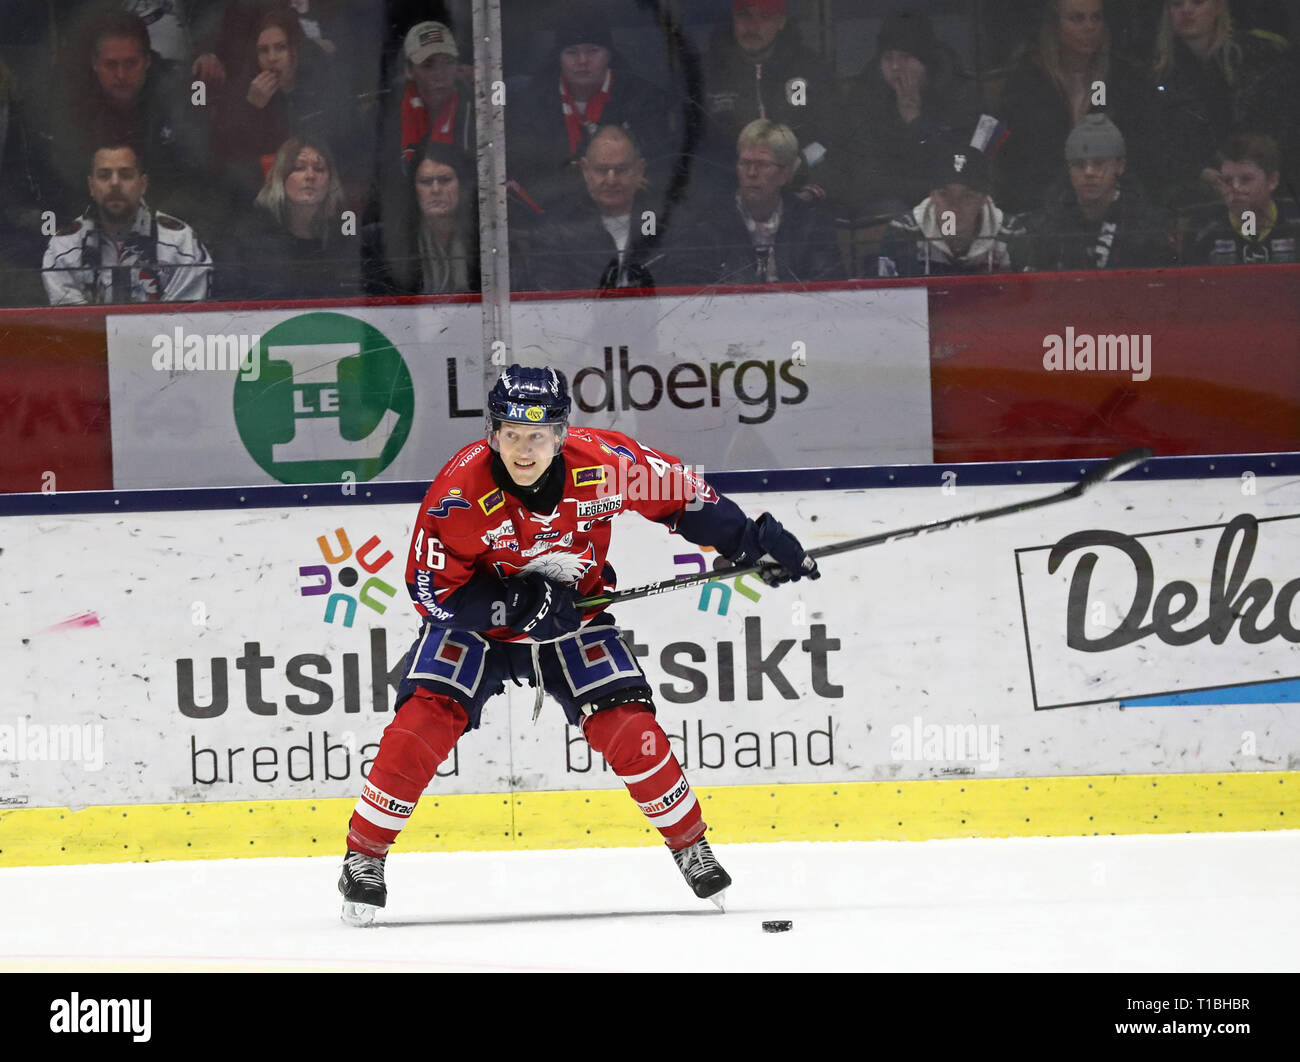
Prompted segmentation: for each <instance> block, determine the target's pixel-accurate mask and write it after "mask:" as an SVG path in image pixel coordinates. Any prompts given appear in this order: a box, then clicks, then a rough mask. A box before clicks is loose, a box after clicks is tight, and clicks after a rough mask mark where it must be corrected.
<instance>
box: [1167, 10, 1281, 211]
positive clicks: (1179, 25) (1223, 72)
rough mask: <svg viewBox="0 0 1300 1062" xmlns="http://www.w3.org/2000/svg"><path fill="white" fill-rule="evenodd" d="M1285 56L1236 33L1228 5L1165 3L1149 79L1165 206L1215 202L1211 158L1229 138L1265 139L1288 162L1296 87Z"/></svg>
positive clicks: (1262, 39)
mask: <svg viewBox="0 0 1300 1062" xmlns="http://www.w3.org/2000/svg"><path fill="white" fill-rule="evenodd" d="M1285 50H1286V49H1285V43H1284V42H1282V41H1280V40H1279V39H1278V38H1276V37H1274V36H1272V35H1270V34H1257V33H1238V32H1236V30H1235V28H1234V25H1233V20H1232V14H1231V12H1230V11H1229V9H1228V3H1227V0H1166V2H1165V5H1164V11H1163V13H1162V15H1161V19H1160V28H1159V30H1158V31H1157V35H1156V62H1155V71H1156V79H1157V82H1158V86H1157V87H1158V90H1159V91H1158V98H1159V101H1160V109H1159V129H1160V137H1159V145H1160V148H1161V154H1162V157H1163V159H1164V162H1165V169H1164V172H1163V182H1164V185H1165V189H1166V195H1167V198H1168V199H1169V200H1170V202H1172V203H1173V204H1175V205H1176V206H1179V207H1189V206H1194V205H1196V204H1197V203H1205V202H1206V201H1207V200H1217V199H1218V198H1219V197H1220V196H1221V195H1222V192H1223V189H1222V187H1221V186H1220V181H1219V176H1218V171H1217V170H1216V169H1215V166H1214V159H1215V150H1216V147H1217V146H1218V145H1219V144H1222V143H1225V142H1226V141H1227V140H1228V138H1229V137H1230V136H1231V135H1232V134H1233V133H1235V132H1239V131H1246V130H1249V131H1253V132H1261V133H1267V134H1268V135H1271V136H1272V137H1273V138H1274V139H1275V140H1276V141H1277V142H1278V143H1279V145H1281V146H1282V149H1283V154H1284V157H1285V158H1286V159H1288V161H1292V160H1295V157H1296V156H1295V152H1296V151H1297V148H1298V147H1300V145H1297V143H1296V141H1297V140H1300V136H1298V135H1297V128H1296V127H1297V113H1298V111H1297V108H1298V107H1300V101H1297V98H1296V97H1297V94H1300V87H1297V84H1296V80H1297V79H1296V68H1295V66H1294V65H1293V64H1291V63H1290V62H1288V59H1287V56H1286V55H1285Z"/></svg>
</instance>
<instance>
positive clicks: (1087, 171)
mask: <svg viewBox="0 0 1300 1062" xmlns="http://www.w3.org/2000/svg"><path fill="white" fill-rule="evenodd" d="M1123 172H1124V160H1123V159H1075V160H1074V161H1072V162H1071V163H1070V183H1071V184H1072V185H1074V194H1075V195H1076V196H1078V197H1079V202H1080V204H1082V205H1084V206H1090V205H1093V204H1097V203H1109V202H1110V201H1111V200H1112V199H1114V198H1115V189H1116V188H1117V187H1118V185H1119V177H1120V174H1121V173H1123Z"/></svg>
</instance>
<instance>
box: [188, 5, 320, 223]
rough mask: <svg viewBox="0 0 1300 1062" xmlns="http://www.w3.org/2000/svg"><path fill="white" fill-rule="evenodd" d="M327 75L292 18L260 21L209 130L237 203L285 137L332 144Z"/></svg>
mask: <svg viewBox="0 0 1300 1062" xmlns="http://www.w3.org/2000/svg"><path fill="white" fill-rule="evenodd" d="M333 76H334V75H333V70H332V68H331V64H330V60H329V59H328V58H327V57H326V56H325V55H324V53H322V52H321V50H320V49H319V48H318V47H316V46H315V45H305V38H304V36H303V32H302V27H301V26H300V25H299V23H298V16H297V14H296V13H295V12H293V11H292V10H276V11H271V12H269V13H267V14H266V15H264V16H263V17H262V19H261V21H260V22H259V24H258V32H257V38H256V43H255V47H254V50H253V54H252V55H249V56H246V57H245V63H244V66H243V68H242V69H240V70H238V71H237V72H236V73H234V74H232V76H231V79H230V82H229V84H228V85H227V91H226V93H225V95H224V96H223V98H222V100H221V103H220V107H219V110H218V114H217V118H216V121H215V124H214V128H213V154H214V156H215V157H216V159H217V161H218V163H219V164H220V165H221V166H222V169H223V172H224V174H225V177H226V179H227V181H228V182H229V183H230V184H231V186H232V193H233V194H234V195H235V197H236V198H237V199H238V200H239V201H241V202H242V201H246V200H247V198H249V197H251V196H252V195H253V194H254V193H255V191H256V189H258V188H260V187H261V186H262V183H263V181H264V180H265V179H266V174H267V172H268V170H269V169H270V166H271V162H272V160H273V159H274V157H275V153H276V151H277V150H278V149H279V147H280V145H281V144H283V143H284V142H285V140H287V139H288V138H289V137H290V136H313V137H318V138H320V139H324V140H326V141H332V140H333V139H334V137H335V136H336V135H338V134H339V132H340V130H341V121H340V119H341V116H342V115H343V113H344V108H345V104H344V101H342V100H341V99H339V98H338V97H337V95H336V93H335V92H334V91H333Z"/></svg>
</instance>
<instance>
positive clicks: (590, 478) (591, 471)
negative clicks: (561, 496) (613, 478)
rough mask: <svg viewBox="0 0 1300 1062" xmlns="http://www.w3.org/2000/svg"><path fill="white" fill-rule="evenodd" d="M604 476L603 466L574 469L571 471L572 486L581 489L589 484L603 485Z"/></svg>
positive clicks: (604, 467)
mask: <svg viewBox="0 0 1300 1062" xmlns="http://www.w3.org/2000/svg"><path fill="white" fill-rule="evenodd" d="M605 474H606V466H605V465H589V466H587V467H586V468H575V469H574V470H573V485H574V486H575V487H582V486H585V485H587V484H589V483H604V482H605Z"/></svg>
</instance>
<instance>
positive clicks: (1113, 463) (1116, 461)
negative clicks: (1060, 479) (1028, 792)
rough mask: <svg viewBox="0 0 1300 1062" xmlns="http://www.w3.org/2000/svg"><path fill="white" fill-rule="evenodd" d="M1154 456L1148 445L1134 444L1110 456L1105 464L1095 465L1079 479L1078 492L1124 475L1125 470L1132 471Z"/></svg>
mask: <svg viewBox="0 0 1300 1062" xmlns="http://www.w3.org/2000/svg"><path fill="white" fill-rule="evenodd" d="M1154 456H1155V451H1154V450H1152V449H1151V448H1150V447H1149V446H1135V447H1133V449H1131V450H1125V451H1124V452H1123V453H1122V454H1119V455H1117V456H1115V457H1112V458H1111V459H1110V460H1109V461H1107V462H1106V463H1105V464H1103V465H1099V466H1097V467H1096V468H1094V469H1093V470H1092V471H1091V472H1089V473H1088V474H1087V475H1086V476H1084V477H1083V479H1081V480H1079V493H1080V494H1086V493H1087V492H1088V491H1090V490H1092V488H1093V487H1095V486H1097V485H1098V484H1099V483H1107V482H1109V481H1110V480H1112V479H1116V478H1118V477H1119V476H1122V475H1124V473H1125V472H1132V471H1133V469H1135V468H1137V467H1138V466H1139V465H1141V464H1144V463H1145V462H1147V461H1149V460H1151V458H1152V457H1154Z"/></svg>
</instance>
